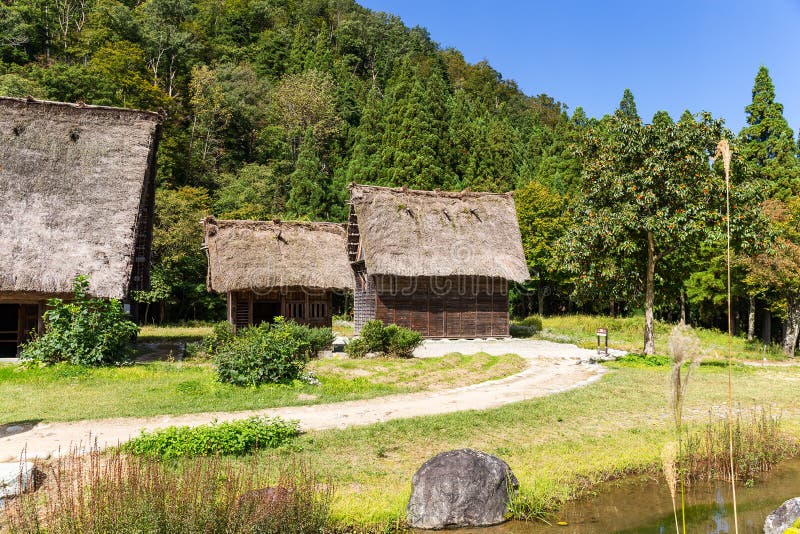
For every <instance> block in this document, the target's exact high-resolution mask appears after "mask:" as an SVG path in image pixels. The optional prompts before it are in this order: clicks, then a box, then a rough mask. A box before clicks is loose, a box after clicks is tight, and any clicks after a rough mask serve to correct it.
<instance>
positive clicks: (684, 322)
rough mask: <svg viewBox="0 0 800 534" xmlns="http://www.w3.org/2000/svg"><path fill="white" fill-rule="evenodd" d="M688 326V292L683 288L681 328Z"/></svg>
mask: <svg viewBox="0 0 800 534" xmlns="http://www.w3.org/2000/svg"><path fill="white" fill-rule="evenodd" d="M685 324H686V290H685V289H683V288H681V326H684V325H685Z"/></svg>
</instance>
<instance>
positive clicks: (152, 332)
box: [137, 324, 214, 343]
mask: <svg viewBox="0 0 800 534" xmlns="http://www.w3.org/2000/svg"><path fill="white" fill-rule="evenodd" d="M213 328H214V325H212V324H208V325H198V326H183V325H171V326H155V325H145V326H143V327H141V329H140V330H139V337H138V338H137V341H138V342H139V343H169V342H184V343H185V342H189V341H200V340H201V339H203V338H204V337H205V336H207V335H209V334H211V331H212V329H213Z"/></svg>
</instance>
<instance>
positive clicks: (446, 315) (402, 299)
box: [355, 276, 508, 338]
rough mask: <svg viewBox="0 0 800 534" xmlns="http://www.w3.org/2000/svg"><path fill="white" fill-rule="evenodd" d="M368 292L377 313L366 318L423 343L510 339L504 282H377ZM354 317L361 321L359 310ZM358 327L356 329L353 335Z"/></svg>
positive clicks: (474, 279) (387, 279) (380, 279)
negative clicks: (404, 329) (417, 335)
mask: <svg viewBox="0 0 800 534" xmlns="http://www.w3.org/2000/svg"><path fill="white" fill-rule="evenodd" d="M356 285H357V287H356V294H357V295H358V282H356ZM372 290H373V291H374V300H372V302H374V306H375V307H374V314H373V315H372V316H371V317H370V318H372V317H374V318H377V319H380V320H381V321H383V322H384V323H387V324H390V323H393V324H398V325H400V326H406V327H408V328H412V329H414V330H416V331H418V332H421V333H422V334H423V335H424V336H425V337H453V338H460V337H466V338H470V337H497V336H508V283H507V282H506V281H505V280H502V279H481V278H477V277H461V278H456V277H452V278H438V279H430V278H417V279H410V278H400V277H397V278H392V277H380V276H376V277H373V284H372ZM362 313H363V310H362ZM355 316H356V317H358V316H359V310H358V305H356V312H355ZM362 325H363V323H361V325H358V323H357V326H356V332H358V331H359V329H360V326H362Z"/></svg>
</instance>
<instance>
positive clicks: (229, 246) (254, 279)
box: [203, 217, 353, 328]
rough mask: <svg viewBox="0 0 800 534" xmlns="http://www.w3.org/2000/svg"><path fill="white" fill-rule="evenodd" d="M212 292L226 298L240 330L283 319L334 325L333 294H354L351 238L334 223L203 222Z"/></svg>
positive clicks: (230, 316)
mask: <svg viewBox="0 0 800 534" xmlns="http://www.w3.org/2000/svg"><path fill="white" fill-rule="evenodd" d="M203 226H204V228H205V246H206V251H207V254H208V280H207V286H208V289H209V291H216V292H217V293H225V294H226V296H227V303H228V321H229V322H230V323H231V324H232V325H234V327H235V328H242V327H245V326H248V325H255V324H259V323H262V322H272V321H273V320H274V319H275V318H276V317H278V316H282V317H285V318H286V319H292V320H293V321H295V322H298V323H301V324H306V325H309V326H331V322H332V321H331V319H332V315H333V313H332V310H333V295H334V293H336V292H341V293H344V292H346V291H352V289H353V274H352V271H351V269H350V264H349V263H348V261H347V234H346V230H345V226H344V225H342V224H336V223H328V222H287V221H277V220H276V221H230V220H216V219H214V218H212V217H209V218H207V219H206V220H205V221H204V222H203Z"/></svg>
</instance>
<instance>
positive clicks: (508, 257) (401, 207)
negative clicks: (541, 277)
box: [350, 184, 529, 282]
mask: <svg viewBox="0 0 800 534" xmlns="http://www.w3.org/2000/svg"><path fill="white" fill-rule="evenodd" d="M350 200H351V206H352V210H353V211H354V213H355V216H356V218H357V222H358V230H359V233H360V237H361V247H362V249H363V250H362V253H363V258H364V261H365V263H366V267H367V271H368V272H369V273H371V274H383V275H395V276H453V275H466V276H486V277H497V278H505V279H507V280H515V281H517V282H522V281H524V280H527V279H528V277H529V276H528V267H527V264H526V263H525V254H524V253H523V251H522V239H521V237H520V232H519V225H518V223H517V212H516V209H515V207H514V198H513V196H512V195H511V194H495V193H472V192H467V191H465V192H461V193H452V192H440V191H414V190H410V189H391V188H386V187H375V186H364V185H357V184H352V185H351V186H350Z"/></svg>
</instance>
